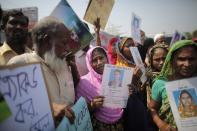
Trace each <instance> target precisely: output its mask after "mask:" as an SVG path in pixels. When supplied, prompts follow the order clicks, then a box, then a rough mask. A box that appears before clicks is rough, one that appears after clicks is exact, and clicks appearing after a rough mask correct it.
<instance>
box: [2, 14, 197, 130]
mask: <svg viewBox="0 0 197 131" xmlns="http://www.w3.org/2000/svg"><path fill="white" fill-rule="evenodd" d="M0 14H2V20H1V21H2V22H1V23H2V25H1V30H2V31H4V33H5V41H4V42H3V43H2V45H1V47H0V66H6V65H13V64H27V63H34V62H39V63H40V64H41V68H42V70H43V75H44V77H45V79H46V88H47V89H46V90H47V92H48V96H49V99H50V102H51V105H52V109H51V110H52V113H53V116H54V123H55V125H56V127H57V126H58V124H59V123H60V122H61V120H62V118H63V117H64V116H65V117H67V118H68V119H69V121H70V123H73V122H74V120H75V115H74V112H73V110H72V109H71V107H72V106H73V105H74V104H75V102H76V101H77V100H78V99H79V98H80V97H81V96H83V97H84V98H85V100H86V102H87V105H88V109H89V112H90V116H91V120H92V125H93V130H94V131H157V130H160V131H177V130H178V129H177V126H176V122H175V120H174V117H173V114H172V110H171V107H170V103H169V99H168V96H167V92H166V89H165V83H166V82H168V81H173V80H179V79H184V78H191V77H195V76H197V43H196V42H197V41H196V40H197V35H196V34H197V33H196V32H197V31H194V32H193V38H192V39H190V40H188V39H186V38H184V39H183V40H179V41H177V42H176V43H174V44H173V45H172V46H169V45H170V43H168V42H167V41H166V38H165V35H164V34H160V33H159V34H156V35H155V37H154V39H153V38H147V37H146V36H145V32H144V31H142V30H141V32H140V33H141V43H136V42H135V41H134V39H132V37H118V36H117V37H114V38H112V39H111V40H110V41H109V43H106V45H107V46H106V47H102V46H101V40H100V37H99V31H100V20H99V18H98V19H97V20H96V21H95V23H94V24H95V39H96V41H95V42H96V46H93V45H90V44H89V45H88V46H87V47H86V48H84V49H82V50H79V51H78V52H77V53H76V54H72V53H71V54H70V52H71V50H70V48H69V47H68V43H69V42H78V41H75V40H74V38H73V37H72V36H71V34H72V33H71V31H70V30H69V29H68V28H67V27H66V26H65V25H64V24H63V22H62V21H60V20H58V19H56V18H54V17H51V16H48V17H45V18H43V19H41V20H40V21H38V22H37V24H36V25H35V26H34V27H33V29H32V30H31V33H30V34H31V35H29V32H28V22H29V20H28V17H26V16H25V15H24V14H23V13H22V12H21V11H18V10H11V11H4V12H3V13H0ZM29 43H33V47H32V45H30V46H29ZM77 44H79V43H77ZM130 47H137V48H138V50H139V52H140V55H141V58H142V61H143V62H144V66H145V67H146V75H147V78H148V79H147V81H146V82H145V83H142V82H141V80H140V77H141V75H142V71H141V70H140V68H139V67H138V66H136V64H135V62H134V60H133V57H132V53H131V52H130ZM105 64H112V65H116V66H121V67H130V68H132V69H133V77H132V81H131V83H130V84H129V85H128V89H129V98H128V102H127V106H126V108H111V107H105V106H103V102H104V99H105V98H104V96H102V94H101V89H102V87H101V83H102V78H103V71H104V65H105ZM118 73H119V72H118ZM123 79H124V78H123ZM113 85H115V86H119V84H113ZM184 95H187V97H189V98H188V99H190V101H192V100H193V99H192V96H191V95H189V93H188V92H187V91H182V92H181V94H180V101H181V103H180V107H179V110H180V112H181V117H185V116H188V115H192V114H194V116H196V115H197V111H196V110H197V108H196V107H197V106H196V105H195V104H196V103H195V102H193V101H192V102H190V103H192V104H193V105H192V111H191V112H189V111H188V110H187V112H186V111H185V110H186V107H185V106H184V104H185V103H184V102H183V100H182V99H183V97H184ZM185 97H186V96H185ZM184 111H185V112H184Z"/></svg>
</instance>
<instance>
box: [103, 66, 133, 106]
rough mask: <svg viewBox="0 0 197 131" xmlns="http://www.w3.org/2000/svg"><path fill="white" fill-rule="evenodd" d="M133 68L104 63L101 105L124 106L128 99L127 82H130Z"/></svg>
mask: <svg viewBox="0 0 197 131" xmlns="http://www.w3.org/2000/svg"><path fill="white" fill-rule="evenodd" d="M132 76H133V69H132V68H130V67H118V66H115V65H110V64H106V65H105V68H104V73H103V78H102V95H103V96H104V97H105V99H104V104H103V106H106V107H113V108H125V107H126V104H127V100H128V95H129V90H128V84H131V80H132Z"/></svg>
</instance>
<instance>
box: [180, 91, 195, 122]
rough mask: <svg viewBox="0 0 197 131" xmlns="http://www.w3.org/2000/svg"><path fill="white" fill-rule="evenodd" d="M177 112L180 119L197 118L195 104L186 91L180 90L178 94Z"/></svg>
mask: <svg viewBox="0 0 197 131" xmlns="http://www.w3.org/2000/svg"><path fill="white" fill-rule="evenodd" d="M178 111H179V115H180V117H181V118H188V117H195V116H197V104H196V103H195V101H194V98H193V97H192V95H191V94H190V92H189V91H187V90H182V91H181V92H180V95H179V105H178Z"/></svg>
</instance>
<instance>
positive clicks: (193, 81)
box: [166, 77, 197, 131]
mask: <svg viewBox="0 0 197 131" xmlns="http://www.w3.org/2000/svg"><path fill="white" fill-rule="evenodd" d="M166 90H167V94H168V98H169V102H170V106H171V109H172V112H173V115H174V118H175V121H176V124H177V127H178V130H179V131H196V129H197V95H196V94H197V77H195V78H190V79H183V80H177V81H171V82H167V83H166Z"/></svg>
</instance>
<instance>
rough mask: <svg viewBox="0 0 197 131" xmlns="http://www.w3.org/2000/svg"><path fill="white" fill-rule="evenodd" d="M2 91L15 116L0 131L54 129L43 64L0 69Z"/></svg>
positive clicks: (0, 88)
mask: <svg viewBox="0 0 197 131" xmlns="http://www.w3.org/2000/svg"><path fill="white" fill-rule="evenodd" d="M0 91H1V93H2V95H3V96H4V98H5V100H6V102H7V103H8V106H9V108H10V110H11V112H12V115H11V116H10V117H8V118H7V119H6V120H4V121H3V122H2V123H0V130H2V131H37V130H40V131H41V130H42V131H53V130H54V129H55V127H54V122H53V117H52V113H51V107H50V104H49V99H48V95H47V91H46V86H45V82H44V79H43V74H42V70H41V67H40V64H32V65H30V64H29V65H24V66H21V67H12V66H8V67H6V68H2V69H0Z"/></svg>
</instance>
